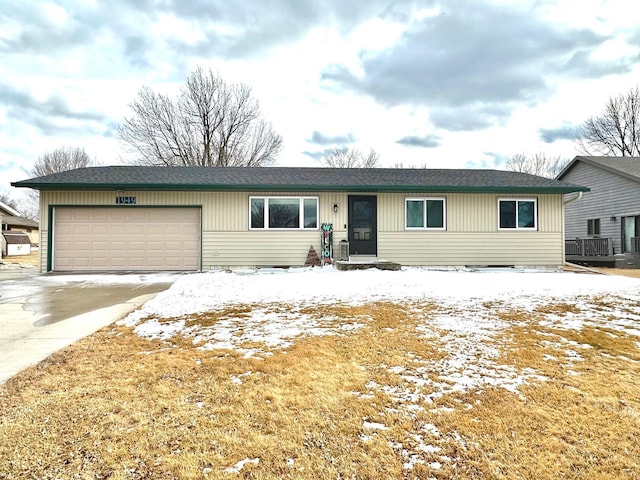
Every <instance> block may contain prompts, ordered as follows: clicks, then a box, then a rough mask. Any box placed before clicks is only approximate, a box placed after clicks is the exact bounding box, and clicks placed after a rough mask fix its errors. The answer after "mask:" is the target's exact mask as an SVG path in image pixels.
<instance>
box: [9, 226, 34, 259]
mask: <svg viewBox="0 0 640 480" xmlns="http://www.w3.org/2000/svg"><path fill="white" fill-rule="evenodd" d="M2 236H3V237H4V240H5V241H4V242H2V243H3V247H4V246H5V245H6V250H5V248H3V252H2V253H3V255H6V256H7V257H13V256H18V255H29V254H30V253H31V240H29V235H27V234H26V233H23V232H2Z"/></svg>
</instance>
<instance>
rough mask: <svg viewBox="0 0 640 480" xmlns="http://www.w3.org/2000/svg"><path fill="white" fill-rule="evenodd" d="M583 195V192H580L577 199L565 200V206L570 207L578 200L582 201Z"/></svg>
mask: <svg viewBox="0 0 640 480" xmlns="http://www.w3.org/2000/svg"><path fill="white" fill-rule="evenodd" d="M582 194H583V192H578V196H577V197H574V198H570V199H569V200H565V201H564V204H565V205H569V204H570V203H572V202H575V201H576V200H580V199H581V198H582Z"/></svg>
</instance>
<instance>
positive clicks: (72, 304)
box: [0, 270, 181, 384]
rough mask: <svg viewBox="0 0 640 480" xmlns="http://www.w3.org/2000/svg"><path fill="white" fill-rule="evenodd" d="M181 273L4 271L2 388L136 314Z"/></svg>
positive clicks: (0, 290)
mask: <svg viewBox="0 0 640 480" xmlns="http://www.w3.org/2000/svg"><path fill="white" fill-rule="evenodd" d="M180 275H181V274H167V273H158V274H122V275H119V274H112V275H40V274H38V273H36V272H35V271H34V270H27V271H25V270H17V271H16V270H0V384H1V383H4V382H6V381H7V380H8V379H9V378H11V377H12V376H14V375H15V374H17V373H18V372H20V371H21V370H23V369H25V368H26V367H28V366H30V365H35V364H36V363H38V362H40V361H42V360H44V359H45V358H47V357H48V356H49V355H51V354H52V353H54V352H55V351H57V350H59V349H61V348H63V347H66V346H67V345H70V344H71V343H73V342H75V341H77V340H79V339H80V338H82V337H85V336H87V335H90V334H92V333H94V332H95V331H97V330H99V329H100V328H102V327H104V326H106V325H109V324H110V323H113V322H115V321H116V320H120V319H121V318H123V317H125V316H126V315H127V314H129V313H130V312H132V311H134V310H135V309H136V308H138V307H139V306H140V305H142V304H143V303H145V302H146V301H147V300H149V299H151V298H153V296H155V295H156V294H157V293H158V292H161V291H162V290H166V289H167V288H169V287H170V286H171V285H172V284H173V282H174V281H176V280H177V279H178V278H179V276H180Z"/></svg>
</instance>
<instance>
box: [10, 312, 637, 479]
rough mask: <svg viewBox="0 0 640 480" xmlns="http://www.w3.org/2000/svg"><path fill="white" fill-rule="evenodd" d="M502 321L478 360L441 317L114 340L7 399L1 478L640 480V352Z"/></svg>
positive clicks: (122, 333)
mask: <svg viewBox="0 0 640 480" xmlns="http://www.w3.org/2000/svg"><path fill="white" fill-rule="evenodd" d="M287 308H288V307H287V306H286V305H279V306H278V309H279V311H284V312H286V309H287ZM607 308H608V306H607V305H604V304H603V305H602V309H603V311H606V309H607ZM251 309H252V307H250V306H248V307H247V306H245V307H243V308H241V309H238V310H225V311H224V312H216V313H211V314H205V315H198V316H192V317H190V318H188V319H187V320H188V321H189V322H190V324H192V325H194V324H200V325H202V326H207V325H214V324H215V323H216V322H219V321H221V319H223V318H229V317H233V316H236V317H242V315H245V314H247V312H249V311H251ZM485 309H486V312H488V313H487V314H492V315H495V316H496V317H499V319H500V320H501V321H502V322H506V323H505V327H504V329H503V330H502V331H500V332H499V333H498V334H495V335H493V334H491V333H490V332H489V333H487V334H485V335H484V336H483V337H482V338H483V340H482V342H481V343H482V345H479V344H478V341H477V338H478V337H473V338H471V337H469V335H468V334H467V333H465V332H455V331H454V330H450V329H447V328H445V327H444V326H443V325H442V324H438V323H437V322H438V318H439V317H440V316H442V315H443V314H455V312H443V311H442V308H441V307H439V306H437V305H430V304H421V305H417V304H411V305H409V304H407V305H396V304H392V303H378V304H371V305H365V306H359V307H348V306H344V307H335V308H329V309H327V308H326V307H325V308H324V309H320V308H317V309H313V308H311V309H307V311H306V313H307V314H309V315H315V316H317V317H318V318H322V317H331V318H332V319H333V320H332V321H340V320H341V321H342V322H346V323H349V322H351V323H359V324H362V325H363V326H361V327H360V328H357V329H352V330H345V331H343V332H342V333H336V332H333V333H332V334H329V335H324V336H309V337H301V338H298V339H296V341H295V342H293V344H292V345H289V346H287V347H284V348H279V349H277V348H266V347H264V345H260V344H259V342H254V343H252V344H247V345H245V347H246V349H247V351H248V350H249V349H254V350H255V349H258V350H259V351H261V352H262V354H260V355H254V356H252V357H249V358H245V357H246V355H244V354H243V352H242V351H240V352H238V351H228V350H203V349H200V348H198V347H199V344H198V343H196V344H194V343H193V341H192V339H191V338H183V337H176V338H173V339H171V340H168V341H158V340H146V339H143V338H140V337H138V336H137V335H136V334H134V333H133V331H132V329H131V328H129V327H124V326H112V327H108V328H106V329H103V330H102V331H100V332H98V333H97V334H95V335H93V336H91V337H89V338H86V339H84V340H82V341H80V342H78V343H76V344H75V345H72V346H70V347H69V348H67V349H65V350H63V351H60V352H59V353H57V354H55V355H53V356H51V357H50V358H49V359H47V360H46V361H44V362H42V363H41V364H40V365H38V366H36V367H34V368H31V369H29V370H27V371H25V372H23V373H22V374H20V375H18V376H16V377H14V378H13V379H11V380H10V381H9V382H7V383H6V384H5V385H3V386H0V439H1V440H0V477H1V478H4V479H22V478H29V479H31V478H33V479H54V478H56V479H57V478H60V479H75V478H78V479H94V478H97V479H106V478H109V479H139V478H140V479H142V478H159V479H170V478H180V479H182V478H184V479H202V478H261V479H279V478H293V479H318V478H323V479H324V478H333V479H338V478H340V479H342V478H357V479H369V478H371V479H373V478H375V479H380V478H419V479H430V478H434V479H448V478H460V479H516V478H518V479H536V480H540V479H555V478H558V479H560V478H562V479H640V363H639V362H640V348H639V343H638V337H635V336H632V334H631V333H630V332H626V331H623V330H620V329H608V328H605V327H599V326H589V327H584V328H582V329H580V330H577V329H574V330H567V329H561V328H559V327H557V326H555V325H553V324H548V323H543V324H541V323H540V322H541V321H544V320H545V319H548V318H559V317H562V316H565V315H583V316H589V315H591V313H590V312H584V311H582V312H581V311H580V309H579V308H578V307H575V306H573V305H547V306H545V307H544V308H538V309H535V310H533V311H527V312H525V311H517V310H510V309H509V308H508V307H506V306H504V305H485ZM486 312H485V313H486ZM492 312H494V313H492ZM427 324H428V325H431V326H432V327H430V328H429V329H427V330H425V328H424V325H427ZM434 325H435V326H434ZM543 325H546V326H543ZM455 372H458V373H455ZM459 372H464V375H468V376H469V377H470V378H472V379H473V382H472V384H471V386H470V387H469V388H468V389H456V388H455V386H456V385H461V381H460V379H459V378H457V379H456V378H455V376H456V375H457V374H459ZM496 379H498V380H499V379H501V380H500V381H497V380H496ZM523 379H524V380H526V382H524V383H523V382H522V380H523ZM509 382H512V384H511V386H510V387H509V388H504V386H505V385H506V386H509V385H510V384H509ZM494 383H495V384H496V385H495V386H494V385H493V384H494Z"/></svg>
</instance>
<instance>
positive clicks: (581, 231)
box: [563, 160, 640, 253]
mask: <svg viewBox="0 0 640 480" xmlns="http://www.w3.org/2000/svg"><path fill="white" fill-rule="evenodd" d="M563 181H567V182H572V183H576V184H579V185H585V186H587V187H589V188H590V189H591V191H590V192H586V193H584V195H583V197H582V199H580V200H578V201H576V202H571V203H569V204H568V205H567V206H566V207H565V223H566V233H565V236H566V238H567V239H571V238H584V237H587V220H589V219H595V218H599V219H600V236H601V237H611V238H613V248H614V252H615V253H621V251H622V249H621V220H620V216H621V215H622V216H632V215H640V184H639V183H638V182H634V181H633V180H630V179H628V178H625V177H623V176H620V175H616V174H615V173H612V172H608V171H606V170H603V169H602V168H598V167H594V166H593V165H589V164H587V163H584V162H581V161H579V160H578V161H577V162H576V164H575V165H574V167H573V168H572V169H571V170H569V171H568V172H567V173H566V174H565V175H564V177H563ZM575 196H576V194H570V195H568V196H567V197H568V198H572V197H575ZM612 217H615V219H613V220H612Z"/></svg>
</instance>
